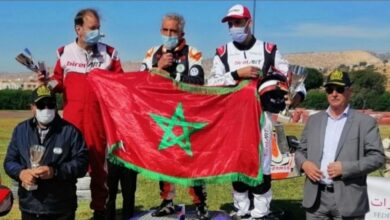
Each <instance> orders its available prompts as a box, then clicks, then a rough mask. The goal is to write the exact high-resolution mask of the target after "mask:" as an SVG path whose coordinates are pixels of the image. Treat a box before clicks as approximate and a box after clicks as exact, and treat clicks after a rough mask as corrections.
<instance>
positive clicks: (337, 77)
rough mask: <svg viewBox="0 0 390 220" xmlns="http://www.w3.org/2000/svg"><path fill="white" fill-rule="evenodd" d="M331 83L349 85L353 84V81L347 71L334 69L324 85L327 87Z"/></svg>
mask: <svg viewBox="0 0 390 220" xmlns="http://www.w3.org/2000/svg"><path fill="white" fill-rule="evenodd" d="M329 85H337V86H344V87H349V86H351V85H352V82H351V80H350V78H349V75H348V73H347V72H342V71H340V70H334V71H333V72H331V73H330V74H329V76H328V77H327V79H326V83H325V85H324V86H325V87H326V86H329Z"/></svg>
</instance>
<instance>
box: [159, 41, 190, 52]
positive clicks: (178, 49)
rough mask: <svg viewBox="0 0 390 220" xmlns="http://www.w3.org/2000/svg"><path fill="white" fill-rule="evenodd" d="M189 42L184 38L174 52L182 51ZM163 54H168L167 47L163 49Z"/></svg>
mask: <svg viewBox="0 0 390 220" xmlns="http://www.w3.org/2000/svg"><path fill="white" fill-rule="evenodd" d="M186 44H187V42H186V39H184V38H182V39H180V41H179V43H178V44H177V47H175V49H173V51H180V50H182V49H183V48H184V47H185V46H186ZM162 51H163V53H166V52H167V49H166V48H165V47H163V48H162Z"/></svg>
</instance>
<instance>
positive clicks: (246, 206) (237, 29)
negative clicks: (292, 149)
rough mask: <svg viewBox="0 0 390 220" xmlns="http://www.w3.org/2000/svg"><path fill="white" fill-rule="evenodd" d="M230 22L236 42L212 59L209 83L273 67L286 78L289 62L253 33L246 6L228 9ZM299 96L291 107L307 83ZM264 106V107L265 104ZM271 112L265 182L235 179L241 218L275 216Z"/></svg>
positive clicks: (222, 82) (265, 136)
mask: <svg viewBox="0 0 390 220" xmlns="http://www.w3.org/2000/svg"><path fill="white" fill-rule="evenodd" d="M222 22H223V23H224V22H228V26H229V32H230V35H231V36H232V39H233V41H232V42H229V43H227V44H226V45H223V46H221V47H219V48H218V49H217V51H216V55H215V57H214V60H213V67H212V69H211V75H210V77H209V79H208V82H207V84H208V85H214V86H217V85H228V86H232V85H236V84H238V81H239V80H241V79H254V80H257V79H259V78H260V77H263V76H262V75H261V74H264V75H265V74H267V73H268V72H270V70H272V71H274V70H276V71H277V72H280V73H282V74H284V75H285V77H287V72H288V62H287V61H286V60H285V59H283V57H282V56H281V54H280V53H279V51H278V50H277V48H276V45H274V44H271V43H266V42H262V41H260V40H256V38H255V37H254V36H253V35H252V33H251V26H250V25H251V22H252V20H251V15H250V12H249V10H248V8H247V7H245V6H242V5H235V6H233V7H232V8H230V9H229V11H228V14H227V15H226V16H225V17H224V18H223V19H222ZM299 89H300V90H299V92H298V93H297V95H296V96H295V97H294V98H293V100H291V105H290V106H296V105H297V103H299V102H300V101H302V100H303V99H304V96H305V94H306V90H305V88H304V86H301V87H300V88H299ZM263 108H264V106H263ZM271 116H272V115H271V112H267V109H265V121H264V125H263V128H262V131H261V132H262V142H263V147H264V151H263V156H262V168H263V178H264V179H263V183H262V184H260V185H258V186H255V187H250V186H248V185H247V184H244V183H242V182H238V181H237V182H233V200H234V206H235V208H236V209H237V210H238V211H237V213H236V214H237V216H238V217H240V218H249V217H252V219H272V218H271V215H270V210H269V208H270V202H271V199H272V191H271V158H272V153H271V147H272V144H271V136H272V117H271ZM248 192H249V193H252V195H253V206H254V207H253V209H252V210H250V199H249V196H248Z"/></svg>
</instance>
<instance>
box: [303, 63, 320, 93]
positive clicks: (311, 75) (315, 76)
mask: <svg viewBox="0 0 390 220" xmlns="http://www.w3.org/2000/svg"><path fill="white" fill-rule="evenodd" d="M307 72H308V73H307V77H306V80H305V87H306V90H308V91H309V90H311V89H317V88H320V87H321V86H322V85H323V83H324V75H323V73H321V72H320V71H318V70H317V69H314V68H307Z"/></svg>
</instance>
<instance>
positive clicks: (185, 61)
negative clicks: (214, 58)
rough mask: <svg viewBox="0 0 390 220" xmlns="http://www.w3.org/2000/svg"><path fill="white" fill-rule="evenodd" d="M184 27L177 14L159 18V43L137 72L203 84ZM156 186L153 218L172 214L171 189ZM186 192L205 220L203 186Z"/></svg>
mask: <svg viewBox="0 0 390 220" xmlns="http://www.w3.org/2000/svg"><path fill="white" fill-rule="evenodd" d="M184 24H185V21H184V18H183V17H182V16H181V15H179V14H175V13H172V14H166V15H165V16H164V17H163V19H162V25H161V35H162V40H163V44H162V45H160V46H157V47H153V48H151V49H149V50H148V51H147V53H146V56H145V59H144V60H143V63H142V66H141V71H144V70H151V69H152V68H156V69H159V70H164V71H166V72H168V73H169V75H170V77H171V78H173V79H175V80H176V81H180V82H184V83H191V84H199V85H202V84H203V83H204V72H203V68H202V66H201V65H202V64H201V62H202V53H201V52H199V51H198V50H197V49H195V48H194V47H191V46H189V45H187V44H186V41H185V39H184V32H183V30H184ZM159 184H160V195H161V198H162V199H163V201H162V203H161V205H160V207H159V208H158V209H157V211H155V212H154V213H153V214H152V216H155V217H160V216H165V215H170V214H173V213H174V211H175V210H174V205H173V201H172V200H173V198H174V197H175V186H174V185H173V184H171V183H168V182H163V181H160V183H159ZM189 193H190V195H191V196H192V200H193V202H194V204H195V205H196V210H197V212H196V213H197V216H198V218H199V219H209V214H208V211H207V207H206V190H205V187H204V185H201V186H194V187H190V188H189Z"/></svg>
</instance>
